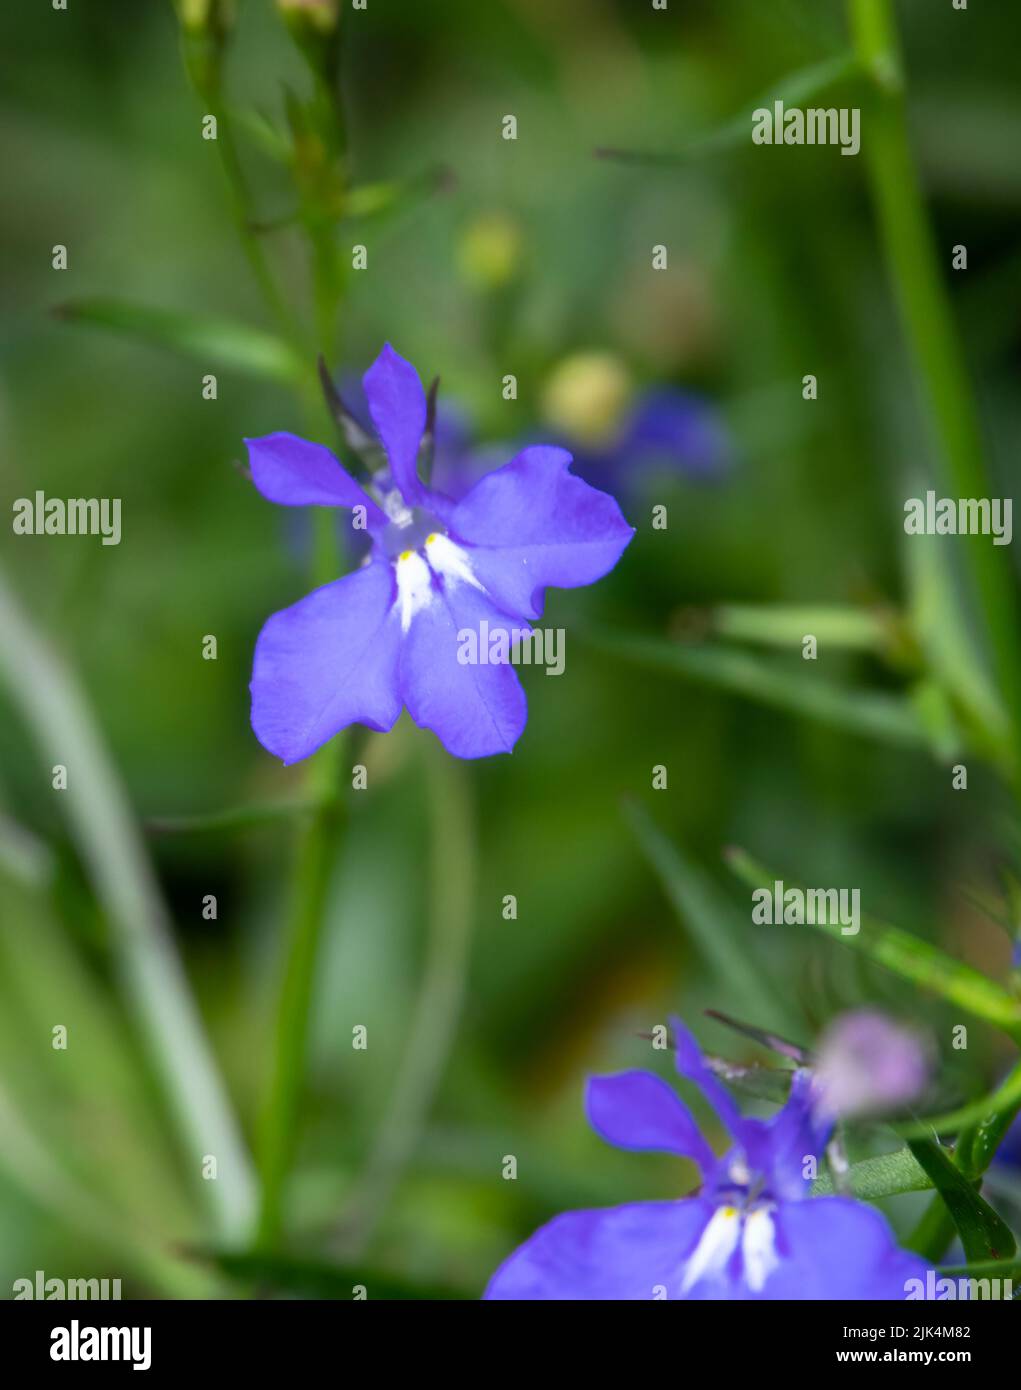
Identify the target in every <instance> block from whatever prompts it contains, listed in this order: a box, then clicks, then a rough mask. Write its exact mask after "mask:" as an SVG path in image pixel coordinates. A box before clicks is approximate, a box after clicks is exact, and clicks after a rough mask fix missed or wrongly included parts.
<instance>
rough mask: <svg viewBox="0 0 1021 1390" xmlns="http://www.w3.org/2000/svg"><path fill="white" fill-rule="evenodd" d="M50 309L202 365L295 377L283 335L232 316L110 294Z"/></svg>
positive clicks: (298, 368)
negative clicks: (156, 305) (130, 301)
mask: <svg viewBox="0 0 1021 1390" xmlns="http://www.w3.org/2000/svg"><path fill="white" fill-rule="evenodd" d="M54 312H55V313H56V314H57V317H58V318H61V319H65V320H66V321H67V322H68V323H78V324H84V325H86V326H88V327H92V328H105V329H109V330H110V331H111V332H113V333H119V334H121V335H122V336H123V337H127V338H135V339H138V340H139V341H141V342H145V343H150V344H151V345H152V346H153V347H160V348H169V349H170V351H172V352H177V353H181V354H182V355H183V356H185V357H190V358H192V359H193V360H195V361H197V362H200V363H201V364H202V365H203V366H206V367H210V368H211V367H221V368H225V369H227V370H232V371H239V372H244V373H245V374H246V375H248V376H254V377H260V378H264V379H267V378H268V379H269V380H272V381H280V382H285V383H293V382H294V381H295V380H296V379H297V378H298V377H300V376H301V372H302V364H301V360H300V358H299V357H298V355H297V353H295V352H294V350H293V349H292V348H291V347H290V346H289V344H287V343H285V342H284V341H283V339H281V338H277V337H276V336H275V335H274V334H272V333H267V332H266V331H265V329H261V328H252V327H250V326H249V325H248V324H244V323H237V322H235V321H234V320H232V319H224V318H216V317H212V316H209V315H205V314H193V313H182V312H180V311H178V310H176V309H157V308H150V307H148V306H145V305H141V304H127V303H124V302H122V301H120V300H115V299H76V300H71V301H69V302H68V303H66V304H61V305H59V306H58V307H57V308H56V309H55V311H54Z"/></svg>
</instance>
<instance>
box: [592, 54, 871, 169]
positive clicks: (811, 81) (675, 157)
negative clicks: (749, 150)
mask: <svg viewBox="0 0 1021 1390" xmlns="http://www.w3.org/2000/svg"><path fill="white" fill-rule="evenodd" d="M860 71H861V65H860V63H859V61H858V59H857V57H856V56H855V55H854V54H853V53H846V54H839V55H838V56H837V57H835V58H826V59H824V60H823V62H821V63H813V64H812V65H811V66H810V67H807V68H798V69H797V70H796V71H795V72H792V73H788V75H787V76H786V77H782V78H780V80H779V81H778V82H776V83H775V84H774V85H773V86H772V87H770V89H769V91H768V92H764V93H763V94H762V95H761V96H760V97H759V98H758V100H757V101H754V102H749V103H748V104H747V105H746V106H745V107H744V108H743V109H742V110H741V112H740V113H739V114H738V115H736V116H734V117H733V118H732V119H731V120H729V121H726V122H725V123H724V124H723V125H721V126H718V127H717V129H716V130H711V131H709V132H707V133H706V134H703V135H698V136H696V137H695V138H694V139H693V140H690V141H689V142H688V143H687V144H686V145H684V146H682V148H681V149H680V150H676V151H668V152H664V153H658V154H657V153H646V152H643V151H639V150H614V149H599V150H597V151H596V153H597V154H598V155H599V156H601V157H602V158H603V159H619V160H623V161H625V162H627V163H634V164H664V165H674V164H686V163H687V162H688V161H689V160H692V159H700V158H703V157H705V156H706V155H714V154H722V153H724V152H725V151H727V150H733V149H740V148H742V147H745V146H747V145H748V144H749V141H750V138H751V135H750V132H751V113H752V112H753V111H755V110H757V109H758V108H759V107H762V106H765V107H768V108H769V109H770V110H772V107H773V102H774V101H783V103H784V105H785V106H803V105H804V104H805V103H806V102H808V101H811V100H813V99H814V98H815V97H818V96H821V95H822V94H823V93H824V92H826V91H828V90H829V88H830V87H833V86H835V85H836V84H837V83H839V82H843V81H844V80H845V79H846V78H849V77H854V76H856V75H857V74H858V73H859V72H860Z"/></svg>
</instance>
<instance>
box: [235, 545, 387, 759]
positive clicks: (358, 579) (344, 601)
mask: <svg viewBox="0 0 1021 1390" xmlns="http://www.w3.org/2000/svg"><path fill="white" fill-rule="evenodd" d="M395 599H396V585H395V583H394V578H393V571H392V569H391V567H390V565H388V564H386V563H385V562H381V561H373V562H371V563H369V564H368V565H365V566H363V567H362V568H361V569H359V570H355V572H354V573H353V574H349V575H346V576H345V577H344V578H343V579H338V580H336V581H335V582H334V583H332V584H326V585H324V587H323V588H321V589H316V590H315V591H314V593H311V594H308V595H307V596H306V597H305V598H303V599H301V600H300V601H299V602H298V603H295V604H293V605H292V606H291V607H290V608H285V609H284V610H283V611H282V612H280V613H274V614H273V616H272V617H271V618H270V619H269V620H268V621H267V622H266V624H265V626H264V627H263V629H262V631H261V632H260V634H259V638H258V641H257V642H256V645H255V665H254V669H253V672H252V683H251V692H252V728H253V729H254V730H255V736H256V738H258V740H259V742H260V743H261V744H262V745H263V747H264V748H266V749H268V750H269V752H271V753H275V754H276V756H277V757H279V758H282V759H283V761H284V762H285V763H294V762H298V761H299V760H300V759H302V758H307V757H308V756H309V754H310V753H314V752H315V750H316V749H317V748H318V747H319V746H320V745H321V744H323V743H325V742H326V741H327V740H328V739H330V738H332V737H333V735H334V734H335V733H337V732H338V731H339V730H340V729H343V728H345V727H346V726H347V725H348V724H355V723H359V724H366V725H368V727H369V728H370V729H377V730H382V731H385V730H388V729H390V728H392V726H393V724H394V722H395V721H396V719H397V716H398V715H399V714H400V711H401V700H400V694H399V690H398V660H399V649H400V621H399V618H398V615H397V612H396V609H395V607H394V603H395Z"/></svg>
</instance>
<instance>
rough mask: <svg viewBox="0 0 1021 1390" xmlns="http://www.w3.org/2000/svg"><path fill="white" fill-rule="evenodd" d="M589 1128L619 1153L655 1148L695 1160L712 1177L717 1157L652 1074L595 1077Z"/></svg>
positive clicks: (587, 1100)
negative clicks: (618, 1149) (623, 1150)
mask: <svg viewBox="0 0 1021 1390" xmlns="http://www.w3.org/2000/svg"><path fill="white" fill-rule="evenodd" d="M585 1109H586V1111H587V1112H588V1120H589V1124H590V1125H591V1126H592V1128H593V1129H594V1130H595V1131H596V1133H597V1134H598V1135H599V1136H600V1137H601V1138H602V1139H605V1140H606V1142H607V1143H608V1144H614V1145H616V1146H617V1148H620V1149H640V1150H641V1149H654V1150H658V1151H660V1152H662V1153H672V1154H678V1155H679V1156H680V1157H682V1158H691V1159H694V1160H695V1162H696V1163H697V1164H698V1165H699V1167H700V1168H701V1169H702V1172H703V1173H708V1172H709V1171H710V1169H712V1168H713V1167H714V1166H715V1162H716V1160H715V1156H714V1154H713V1151H712V1149H711V1148H710V1147H709V1145H708V1143H707V1142H706V1141H705V1139H703V1137H702V1135H701V1133H700V1132H699V1128H698V1125H697V1124H696V1123H695V1120H694V1117H693V1116H692V1114H691V1112H690V1111H689V1110H688V1107H687V1106H686V1105H685V1104H684V1102H683V1101H682V1100H681V1099H680V1097H679V1096H678V1095H677V1093H676V1092H675V1091H674V1090H673V1089H672V1088H671V1087H670V1086H668V1085H667V1084H666V1082H665V1081H662V1080H660V1078H659V1077H658V1076H654V1075H653V1073H652V1072H650V1071H624V1072H618V1073H617V1075H616V1076H594V1077H592V1078H591V1079H590V1080H589V1083H588V1087H587V1089H586V1093H585Z"/></svg>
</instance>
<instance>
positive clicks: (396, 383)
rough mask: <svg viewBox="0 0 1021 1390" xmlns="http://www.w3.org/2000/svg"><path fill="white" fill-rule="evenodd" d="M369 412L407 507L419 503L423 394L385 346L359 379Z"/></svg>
mask: <svg viewBox="0 0 1021 1390" xmlns="http://www.w3.org/2000/svg"><path fill="white" fill-rule="evenodd" d="M362 382H363V384H364V386H365V397H366V400H367V401H368V403H369V413H370V415H371V416H372V423H373V424H374V425H375V426H376V433H377V434H378V435H379V437H380V440H381V441H382V444H383V448H384V449H385V450H386V456H387V459H388V461H389V463H390V473H391V475H392V476H393V480H394V482H395V483H396V484H397V486H398V487H399V488H400V490H401V494H402V496H403V498H404V500H405V502H407V504H408V506H409V507H413V506H415V504H416V503H418V502H421V501H422V499H423V497H424V489H423V487H422V484H421V482H420V481H419V477H418V446H419V444H420V443H421V442H422V435H423V433H424V431H425V416H426V404H425V392H424V391H423V390H422V383H421V381H420V380H419V377H418V373H417V372H416V371H415V369H414V367H413V366H412V365H411V363H410V362H406V361H405V360H404V358H403V357H401V355H400V354H399V353H397V352H394V350H393V348H392V347H391V346H390V344H389V343H387V344H386V345H385V346H384V348H383V351H382V352H381V353H380V354H379V356H378V357H377V358H376V360H375V362H373V364H372V366H371V367H370V368H369V370H368V371H367V372H366V373H365V375H364V377H362Z"/></svg>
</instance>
